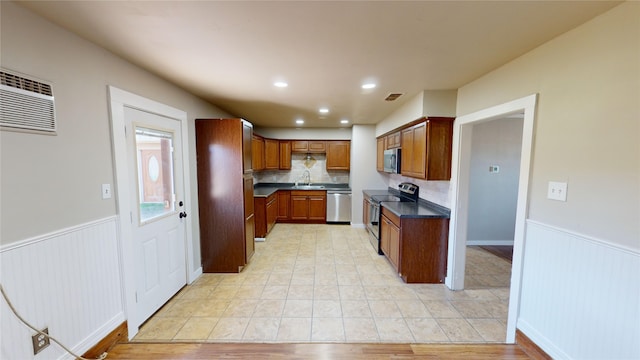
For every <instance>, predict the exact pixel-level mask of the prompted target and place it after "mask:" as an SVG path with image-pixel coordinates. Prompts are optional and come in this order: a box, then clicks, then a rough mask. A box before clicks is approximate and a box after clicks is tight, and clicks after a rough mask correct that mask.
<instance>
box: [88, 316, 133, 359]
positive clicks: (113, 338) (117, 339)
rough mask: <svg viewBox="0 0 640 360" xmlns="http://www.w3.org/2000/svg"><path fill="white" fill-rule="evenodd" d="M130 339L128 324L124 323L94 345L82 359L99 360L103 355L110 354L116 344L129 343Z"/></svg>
mask: <svg viewBox="0 0 640 360" xmlns="http://www.w3.org/2000/svg"><path fill="white" fill-rule="evenodd" d="M128 339H129V334H128V331H127V322H126V321H124V322H123V323H122V324H120V325H118V327H117V328H115V329H114V330H113V331H112V332H110V333H109V334H108V335H107V336H105V337H104V338H103V339H102V340H100V341H99V342H98V343H97V344H96V345H94V346H93V347H92V348H91V349H89V350H87V352H85V353H84V354H83V355H82V357H83V358H87V359H97V358H98V357H99V356H100V355H102V354H103V353H105V352H109V350H110V349H111V348H112V347H113V346H114V345H115V344H117V343H121V342H127V341H128Z"/></svg>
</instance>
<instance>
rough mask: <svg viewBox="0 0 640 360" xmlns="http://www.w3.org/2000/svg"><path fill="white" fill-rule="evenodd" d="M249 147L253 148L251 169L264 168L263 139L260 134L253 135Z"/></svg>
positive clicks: (258, 169)
mask: <svg viewBox="0 0 640 360" xmlns="http://www.w3.org/2000/svg"><path fill="white" fill-rule="evenodd" d="M251 148H252V149H253V157H252V164H253V171H260V170H264V139H263V138H262V137H261V136H256V135H253V138H252V140H251Z"/></svg>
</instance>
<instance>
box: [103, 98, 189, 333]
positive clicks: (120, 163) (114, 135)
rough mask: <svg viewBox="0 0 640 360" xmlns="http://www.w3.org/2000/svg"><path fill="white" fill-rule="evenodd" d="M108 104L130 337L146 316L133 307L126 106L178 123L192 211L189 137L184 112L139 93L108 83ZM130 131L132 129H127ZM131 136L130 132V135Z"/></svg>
mask: <svg viewBox="0 0 640 360" xmlns="http://www.w3.org/2000/svg"><path fill="white" fill-rule="evenodd" d="M108 96H109V105H110V111H111V141H112V149H113V159H114V168H115V189H114V192H115V196H116V213H117V215H118V225H119V226H118V243H119V244H118V245H119V252H120V259H119V260H120V274H121V275H120V276H121V282H122V286H123V289H122V290H123V291H122V297H123V299H122V300H123V303H124V310H125V314H126V318H127V327H128V332H129V340H131V339H132V338H133V337H134V336H135V335H136V334H137V333H138V327H139V326H140V324H142V322H143V321H144V320H145V319H140V318H139V317H138V314H137V308H136V277H135V261H136V259H135V252H134V248H133V241H132V238H133V236H132V231H133V229H132V226H131V221H127V220H129V219H131V216H132V215H131V214H132V210H133V209H132V208H131V201H130V200H131V197H132V196H134V195H135V194H131V192H130V191H129V189H130V186H129V183H130V182H131V181H135V174H130V172H129V168H128V162H127V142H126V136H125V134H126V131H127V130H125V115H124V109H125V107H130V108H134V109H138V110H141V111H145V112H149V113H153V114H156V115H160V116H164V117H168V118H171V119H175V120H177V121H179V122H180V131H181V140H182V167H183V171H182V172H183V178H184V182H183V187H184V199H185V205H184V211H186V212H187V214H193V212H192V206H191V202H190V200H191V190H190V186H189V184H191V182H190V177H189V169H190V168H191V167H190V166H189V136H188V134H189V133H188V126H187V113H186V112H185V111H182V110H179V109H176V108H173V107H171V106H168V105H165V104H162V103H159V102H156V101H153V100H150V99H147V98H144V97H142V96H139V95H136V94H133V93H130V92H127V91H124V90H121V89H118V88H116V87H113V86H108ZM128 131H129V132H130V133H133V130H132V129H129V130H128ZM131 136H133V135H131ZM191 219H192V217H191V216H188V217H186V218H185V220H186V222H185V236H184V240H185V242H184V246H185V247H186V251H185V254H186V259H185V264H186V267H187V269H186V270H187V271H186V274H187V278H186V279H185V283H191V282H193V280H195V278H196V277H197V274H198V273H197V272H196V271H197V270H196V269H194V266H193V257H194V254H193V250H194V249H193V246H189V244H191V243H192V239H193V233H192V220H191Z"/></svg>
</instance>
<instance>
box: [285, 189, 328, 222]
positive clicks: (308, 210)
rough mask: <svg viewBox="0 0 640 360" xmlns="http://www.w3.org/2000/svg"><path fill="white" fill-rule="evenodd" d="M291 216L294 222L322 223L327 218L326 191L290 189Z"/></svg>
mask: <svg viewBox="0 0 640 360" xmlns="http://www.w3.org/2000/svg"><path fill="white" fill-rule="evenodd" d="M290 209H291V217H290V220H292V221H296V222H301V221H305V222H312V223H324V222H326V219H327V192H326V191H315V190H303V191H296V190H294V191H291V208H290Z"/></svg>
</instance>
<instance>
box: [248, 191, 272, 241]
mask: <svg viewBox="0 0 640 360" xmlns="http://www.w3.org/2000/svg"><path fill="white" fill-rule="evenodd" d="M253 204H254V209H253V218H254V224H255V234H254V235H255V236H256V237H259V238H263V237H265V236H267V204H266V199H265V198H263V197H255V198H254V201H253ZM245 220H246V219H245Z"/></svg>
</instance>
